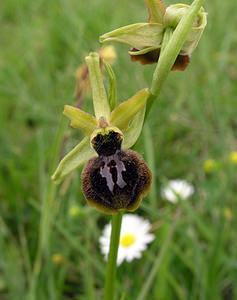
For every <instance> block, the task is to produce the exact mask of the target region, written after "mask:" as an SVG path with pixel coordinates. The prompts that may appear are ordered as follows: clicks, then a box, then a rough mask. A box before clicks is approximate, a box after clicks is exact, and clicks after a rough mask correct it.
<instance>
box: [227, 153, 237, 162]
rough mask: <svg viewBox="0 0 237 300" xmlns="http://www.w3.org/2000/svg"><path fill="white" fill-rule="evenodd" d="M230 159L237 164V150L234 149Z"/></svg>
mask: <svg viewBox="0 0 237 300" xmlns="http://www.w3.org/2000/svg"><path fill="white" fill-rule="evenodd" d="M229 159H230V162H231V163H232V164H233V165H237V151H233V152H231V153H230V156H229Z"/></svg>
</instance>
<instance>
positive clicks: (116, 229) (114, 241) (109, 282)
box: [104, 212, 123, 300]
mask: <svg viewBox="0 0 237 300" xmlns="http://www.w3.org/2000/svg"><path fill="white" fill-rule="evenodd" d="M122 216H123V214H122V213H121V212H120V213H118V214H116V215H114V216H112V232H111V238H110V247H109V257H108V263H107V267H106V275H105V292H104V300H113V299H114V291H115V288H114V286H115V278H116V262H117V255H118V246H119V239H120V229H121V223H122Z"/></svg>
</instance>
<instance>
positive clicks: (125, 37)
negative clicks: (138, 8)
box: [100, 23, 164, 50]
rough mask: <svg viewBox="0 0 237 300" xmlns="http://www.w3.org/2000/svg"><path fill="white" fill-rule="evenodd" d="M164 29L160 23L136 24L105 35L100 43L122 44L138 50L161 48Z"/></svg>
mask: <svg viewBox="0 0 237 300" xmlns="http://www.w3.org/2000/svg"><path fill="white" fill-rule="evenodd" d="M163 30H164V27H163V25H162V24H159V23H151V24H150V23H136V24H132V25H128V26H124V27H120V28H118V29H116V30H113V31H110V32H108V33H105V34H104V35H102V36H101V37H100V42H101V43H104V42H113V41H116V42H121V43H124V44H128V45H130V46H132V47H134V48H136V49H139V50H141V49H143V48H146V47H155V48H159V47H160V46H161V42H162V37H163Z"/></svg>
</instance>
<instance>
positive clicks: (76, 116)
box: [63, 105, 97, 135]
mask: <svg viewBox="0 0 237 300" xmlns="http://www.w3.org/2000/svg"><path fill="white" fill-rule="evenodd" d="M63 114H64V115H65V116H67V117H68V118H69V119H70V120H71V126H72V127H73V128H80V129H81V130H82V131H83V132H84V133H85V134H86V135H90V134H91V133H92V132H93V131H94V130H95V129H96V127H97V121H96V119H95V118H94V117H93V116H92V115H90V114H88V113H86V112H84V111H83V110H81V109H79V108H76V107H73V106H70V105H65V106H64V111H63Z"/></svg>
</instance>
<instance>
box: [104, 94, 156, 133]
mask: <svg viewBox="0 0 237 300" xmlns="http://www.w3.org/2000/svg"><path fill="white" fill-rule="evenodd" d="M149 96H150V93H149V90H148V89H143V90H140V91H139V92H137V93H136V94H135V95H134V96H133V97H131V98H130V99H128V100H127V101H124V102H122V103H121V104H120V105H119V106H117V107H116V108H115V109H114V110H113V111H112V113H111V118H110V122H111V124H112V125H113V126H116V127H118V128H119V129H120V130H122V131H123V130H126V129H127V127H128V125H129V123H130V121H131V120H132V119H133V117H134V116H135V115H136V114H137V113H138V112H139V111H140V110H142V109H143V108H144V106H145V105H146V101H147V98H148V97H149Z"/></svg>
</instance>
